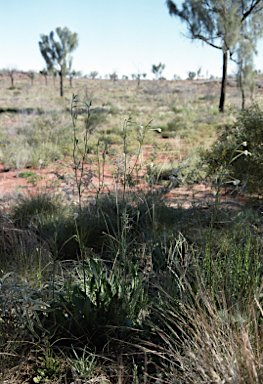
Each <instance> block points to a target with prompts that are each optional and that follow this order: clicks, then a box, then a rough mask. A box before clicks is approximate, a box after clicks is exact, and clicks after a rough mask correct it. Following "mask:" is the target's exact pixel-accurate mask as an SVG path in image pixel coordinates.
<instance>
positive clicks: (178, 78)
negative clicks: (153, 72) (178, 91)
mask: <svg viewBox="0 0 263 384" xmlns="http://www.w3.org/2000/svg"><path fill="white" fill-rule="evenodd" d="M173 79H174V80H181V77H180V76H179V75H177V74H176V73H175V74H174V77H173Z"/></svg>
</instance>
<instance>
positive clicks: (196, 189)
mask: <svg viewBox="0 0 263 384" xmlns="http://www.w3.org/2000/svg"><path fill="white" fill-rule="evenodd" d="M28 170H29V169H23V170H10V171H7V170H5V168H4V166H0V207H1V206H2V207H4V208H5V209H7V210H8V208H9V207H10V206H11V205H12V204H13V203H14V202H15V201H16V199H17V198H18V196H19V195H35V194H37V193H62V194H64V195H65V197H67V195H68V196H70V197H71V198H73V200H75V201H76V202H77V201H78V197H77V189H76V184H75V179H74V170H73V164H72V163H70V162H69V161H67V162H66V161H58V162H56V163H54V164H52V165H50V166H49V167H47V168H43V169H32V168H31V169H30V171H31V172H35V173H36V174H37V175H38V176H39V180H37V182H36V183H35V184H32V183H31V182H30V179H26V178H21V177H18V175H19V173H20V172H22V171H28ZM115 185H116V184H115V181H114V178H113V175H112V173H111V172H110V166H105V170H104V178H103V186H104V188H103V190H102V191H103V192H104V193H105V192H109V191H113V190H114V188H115ZM98 187H99V180H98V178H96V177H93V179H92V185H91V184H90V188H89V189H88V191H85V192H84V195H87V194H89V195H90V196H92V195H93V196H95V195H96V193H97V191H98ZM140 187H142V185H137V188H140ZM144 188H145V185H144ZM157 188H158V187H157ZM165 197H167V198H168V200H169V203H170V204H171V205H173V206H176V205H181V206H183V207H185V208H188V207H190V206H191V205H192V204H193V203H196V204H198V205H200V204H203V203H204V204H207V203H213V202H214V201H215V197H214V195H213V193H212V190H211V188H210V187H209V186H206V185H203V184H196V185H194V186H192V187H191V188H189V187H188V186H184V185H183V186H179V187H176V188H174V189H171V190H170V191H169V193H167V194H166V196H165ZM220 201H221V202H228V203H234V204H235V203H238V204H244V203H245V201H246V199H245V198H244V197H242V196H236V197H234V196H233V195H231V194H227V195H222V196H221V197H220Z"/></svg>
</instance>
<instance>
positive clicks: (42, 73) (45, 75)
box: [39, 68, 48, 86]
mask: <svg viewBox="0 0 263 384" xmlns="http://www.w3.org/2000/svg"><path fill="white" fill-rule="evenodd" d="M39 73H40V75H42V76H44V78H45V83H46V86H47V76H48V71H47V69H46V68H43V69H41V70H40V71H39Z"/></svg>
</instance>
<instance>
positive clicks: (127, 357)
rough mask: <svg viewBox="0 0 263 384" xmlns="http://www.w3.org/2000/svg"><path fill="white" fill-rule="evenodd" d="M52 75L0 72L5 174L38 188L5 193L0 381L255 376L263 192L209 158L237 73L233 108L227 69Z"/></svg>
mask: <svg viewBox="0 0 263 384" xmlns="http://www.w3.org/2000/svg"><path fill="white" fill-rule="evenodd" d="M260 81H261V80H260V79H258V80H257V84H258V85H260ZM58 87H59V84H58V80H57V84H53V79H48V86H46V85H45V79H44V78H41V77H38V78H36V79H35V80H34V84H33V85H31V82H30V80H29V79H28V78H27V77H26V76H23V75H22V74H20V75H17V77H16V79H15V88H10V84H9V79H8V78H1V80H0V112H1V113H0V144H1V147H0V162H1V165H2V175H4V174H6V175H7V174H8V173H11V172H15V174H16V176H18V178H17V179H19V178H21V179H26V180H27V183H28V185H33V188H32V189H31V192H34V193H31V194H27V193H26V191H27V188H22V187H21V188H20V189H17V190H13V191H12V192H10V191H8V190H4V189H3V190H1V191H0V192H1V199H2V208H1V213H0V372H1V380H2V382H3V383H22V382H35V383H45V382H53V383H73V382H74V383H86V382H96V383H101V384H102V383H108V382H111V383H115V382H116V383H117V382H118V383H119V384H122V383H134V384H137V383H138V384H139V383H141V382H143V383H144V384H146V383H150V382H155V383H157V382H158V383H159V382H167V383H196V384H199V383H200V384H201V383H211V384H212V383H222V384H223V383H229V384H230V383H238V384H239V383H240V384H241V383H242V384H243V383H249V384H252V383H260V382H262V379H263V370H262V355H261V353H262V348H263V340H262V316H263V309H262V284H261V281H262V266H263V258H262V239H261V238H262V209H261V199H260V198H258V196H257V198H255V194H253V196H252V195H248V192H247V191H246V189H245V188H244V187H243V188H242V191H243V194H244V193H246V196H245V198H244V199H243V200H244V201H245V202H246V204H240V203H238V201H237V200H235V199H234V196H236V195H237V196H238V193H239V185H238V184H237V183H232V184H233V187H232V188H228V185H229V177H230V176H231V177H232V180H234V181H235V178H234V176H232V174H231V173H227V172H226V170H227V169H228V168H229V167H230V166H231V161H232V158H230V161H225V163H224V164H223V163H222V164H220V165H222V167H221V168H220V167H219V170H218V172H219V173H218V174H217V178H216V180H215V175H210V178H208V176H207V166H206V167H205V166H204V164H202V162H201V160H200V153H201V154H202V153H204V150H205V149H208V148H210V146H211V145H212V144H213V143H214V142H215V141H216V139H217V134H218V132H219V131H220V129H223V127H224V126H228V127H231V126H233V124H235V122H236V120H237V116H238V113H239V106H240V102H241V101H240V95H239V91H238V89H237V88H236V87H235V83H234V81H233V80H230V82H229V86H228V93H227V107H226V112H225V114H224V115H221V114H219V112H218V100H219V92H220V84H219V81H218V80H198V81H147V80H145V81H141V84H140V87H139V88H138V87H137V82H136V81H129V80H118V81H116V82H113V81H110V80H88V79H75V80H74V81H73V88H70V87H69V85H67V84H66V86H65V96H64V97H63V98H60V97H59V96H58V95H59V90H58ZM260 92H261V88H260V87H256V91H255V97H257V96H258V95H260ZM73 94H75V95H78V98H76V97H75V98H74V97H73V98H72V95H73ZM91 100H92V106H90V104H89V102H90V101H91ZM83 110H86V113H83ZM75 113H76V115H75ZM253 113H256V112H253ZM129 116H131V118H129ZM260 116H261V115H260ZM150 121H151V123H150V124H148V123H149V122H150ZM242 140H247V139H246V138H242ZM244 142H245V141H243V143H238V144H239V145H241V144H242V145H243V146H244V147H246V146H247V145H249V144H247V143H246V144H244ZM238 148H240V147H238ZM243 149H244V150H245V148H242V150H241V152H238V153H240V157H242V156H243V155H244V150H243ZM252 150H253V147H252V146H251V143H250V147H249V151H252ZM235 153H236V152H234V154H235ZM218 161H220V156H219V155H218ZM242 164H243V163H242ZM51 173H52V174H53V176H55V178H53V179H52V180H51V179H50V180H49V179H48V174H51ZM210 173H211V172H210ZM109 175H111V178H110V177H109ZM1 180H3V178H2V179H1ZM43 180H46V181H47V180H48V182H45V183H43ZM214 181H216V182H215V184H213V182H214ZM41 183H42V184H41ZM109 183H111V185H110V184H109ZM204 183H206V184H207V185H210V189H211V190H212V191H214V195H215V197H214V198H213V199H210V200H205V201H202V200H196V199H191V202H190V203H189V202H188V204H187V205H186V204H181V201H180V203H179V201H176V200H175V201H173V204H171V199H170V196H171V192H172V191H174V190H176V188H185V189H186V188H187V189H189V190H190V191H192V192H190V193H191V194H192V193H196V188H197V189H198V188H200V189H201V186H202V185H203V184H204ZM24 185H25V184H24ZM41 186H42V187H41ZM222 193H224V202H223V200H222V199H223V196H222ZM242 196H243V195H242Z"/></svg>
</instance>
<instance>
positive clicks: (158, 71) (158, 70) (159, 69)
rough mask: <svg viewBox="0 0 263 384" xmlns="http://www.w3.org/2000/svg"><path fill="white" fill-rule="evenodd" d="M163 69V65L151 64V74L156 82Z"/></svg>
mask: <svg viewBox="0 0 263 384" xmlns="http://www.w3.org/2000/svg"><path fill="white" fill-rule="evenodd" d="M164 68H165V64H162V63H159V64H158V65H155V64H153V66H152V73H153V74H154V75H155V77H156V80H158V79H159V77H160V76H161V74H162V72H163V70H164Z"/></svg>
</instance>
